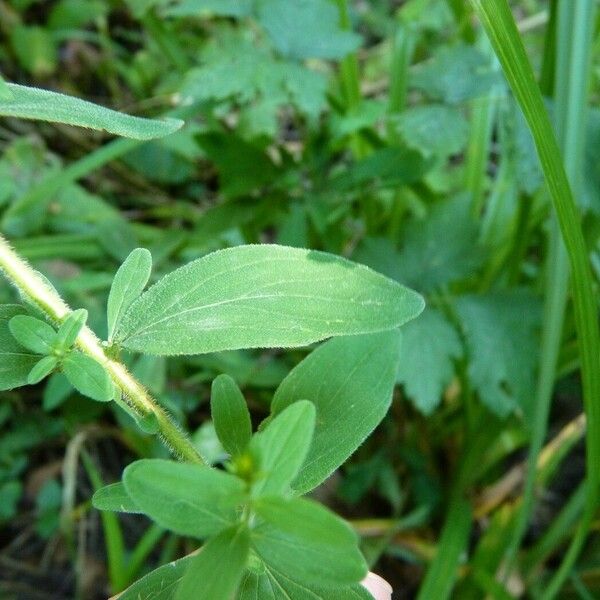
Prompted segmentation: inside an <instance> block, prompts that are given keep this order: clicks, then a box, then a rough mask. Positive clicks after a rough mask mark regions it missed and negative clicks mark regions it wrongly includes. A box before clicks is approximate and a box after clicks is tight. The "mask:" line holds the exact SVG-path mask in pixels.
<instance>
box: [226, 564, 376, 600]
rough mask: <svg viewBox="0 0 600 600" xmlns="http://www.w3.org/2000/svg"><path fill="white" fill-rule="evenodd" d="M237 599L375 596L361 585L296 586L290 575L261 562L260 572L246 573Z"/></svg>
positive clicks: (316, 599)
mask: <svg viewBox="0 0 600 600" xmlns="http://www.w3.org/2000/svg"><path fill="white" fill-rule="evenodd" d="M237 600H373V596H371V594H370V593H369V592H368V591H367V590H366V589H365V588H364V587H362V586H361V585H358V584H357V585H353V586H344V587H330V588H323V587H321V586H318V585H312V584H311V585H309V584H306V583H296V582H295V581H292V580H291V579H290V578H289V577H288V576H287V574H286V573H284V572H281V571H278V570H276V569H274V568H273V567H268V566H266V565H264V563H261V565H260V567H259V570H248V571H247V572H246V575H245V576H244V579H243V580H242V583H241V585H240V592H239V595H238V597H237Z"/></svg>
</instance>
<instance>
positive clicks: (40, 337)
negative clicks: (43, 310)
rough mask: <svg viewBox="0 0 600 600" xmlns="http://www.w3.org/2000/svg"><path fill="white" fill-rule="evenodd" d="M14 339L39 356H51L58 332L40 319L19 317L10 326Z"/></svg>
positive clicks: (26, 316)
mask: <svg viewBox="0 0 600 600" xmlns="http://www.w3.org/2000/svg"><path fill="white" fill-rule="evenodd" d="M8 326H9V327H10V332H11V333H12V334H13V336H14V338H15V339H16V340H17V342H19V344H21V346H23V348H27V350H31V352H36V353H37V354H51V353H52V349H53V345H54V343H55V342H56V331H54V329H53V328H52V327H51V326H50V325H48V323H45V322H44V321H41V320H40V319H36V318H35V317H30V316H29V315H17V316H16V317H13V318H12V319H11V320H10V323H9V324H8Z"/></svg>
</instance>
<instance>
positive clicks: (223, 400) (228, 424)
mask: <svg viewBox="0 0 600 600" xmlns="http://www.w3.org/2000/svg"><path fill="white" fill-rule="evenodd" d="M210 411H211V415H212V419H213V423H214V426H215V430H216V432H217V435H218V437H219V440H220V442H221V444H223V448H225V450H226V451H227V452H229V454H231V456H237V455H239V454H241V453H242V452H244V450H245V449H246V447H247V446H248V443H249V442H250V438H251V437H252V423H251V421H250V413H249V412H248V406H247V404H246V400H245V399H244V395H243V394H242V392H241V391H240V388H239V387H238V386H237V385H236V383H235V381H234V380H233V379H232V378H231V377H229V375H219V376H218V377H217V378H216V379H215V380H214V381H213V383H212V388H211V396H210Z"/></svg>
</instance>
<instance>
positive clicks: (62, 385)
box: [42, 373, 73, 411]
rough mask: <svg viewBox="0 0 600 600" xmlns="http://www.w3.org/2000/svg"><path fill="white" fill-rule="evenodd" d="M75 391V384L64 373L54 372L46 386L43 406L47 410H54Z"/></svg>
mask: <svg viewBox="0 0 600 600" xmlns="http://www.w3.org/2000/svg"><path fill="white" fill-rule="evenodd" d="M72 393H73V386H72V385H71V384H70V383H69V380H68V379H67V378H66V377H65V376H64V374H63V373H54V374H53V375H52V376H51V377H50V379H48V382H47V383H46V385H45V386H44V395H43V400H42V407H43V409H44V410H45V411H50V410H54V409H55V408H57V407H58V406H60V405H61V404H62V403H63V402H64V401H65V400H66V399H67V398H68V397H69V396H70V395H71V394H72Z"/></svg>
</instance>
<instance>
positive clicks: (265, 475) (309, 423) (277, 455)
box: [250, 400, 315, 495]
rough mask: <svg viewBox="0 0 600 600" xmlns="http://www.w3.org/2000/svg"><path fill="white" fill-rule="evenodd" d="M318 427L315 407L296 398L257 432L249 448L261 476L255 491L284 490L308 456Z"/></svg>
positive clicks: (275, 491) (281, 491)
mask: <svg viewBox="0 0 600 600" xmlns="http://www.w3.org/2000/svg"><path fill="white" fill-rule="evenodd" d="M314 428H315V407H314V406H313V404H311V403H310V402H307V401H306V400H301V401H299V402H295V403H294V404H292V405H291V406H289V407H288V408H286V409H285V410H284V411H282V412H281V414H279V415H277V417H275V418H274V419H273V420H272V421H271V422H270V423H269V424H268V425H267V427H266V428H265V429H264V430H263V431H261V432H259V433H257V434H255V435H254V437H253V438H252V441H251V442H250V452H251V453H252V455H253V456H255V457H256V458H257V461H258V468H259V479H258V481H257V482H256V483H255V485H254V487H253V492H254V493H255V494H257V495H258V494H262V495H268V494H283V493H286V492H288V491H289V489H290V483H291V482H292V481H293V479H294V477H295V476H296V475H297V474H298V471H299V469H300V467H301V465H302V463H303V462H304V459H305V458H306V455H307V453H308V449H309V448H310V443H311V440H312V436H313V431H314Z"/></svg>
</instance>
